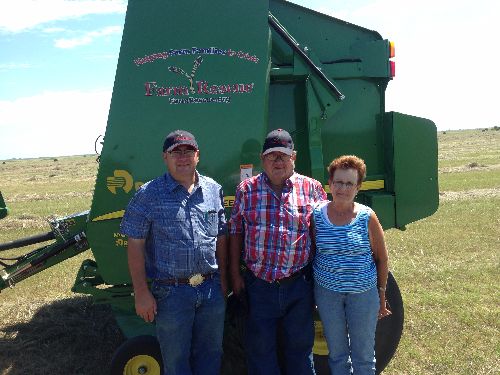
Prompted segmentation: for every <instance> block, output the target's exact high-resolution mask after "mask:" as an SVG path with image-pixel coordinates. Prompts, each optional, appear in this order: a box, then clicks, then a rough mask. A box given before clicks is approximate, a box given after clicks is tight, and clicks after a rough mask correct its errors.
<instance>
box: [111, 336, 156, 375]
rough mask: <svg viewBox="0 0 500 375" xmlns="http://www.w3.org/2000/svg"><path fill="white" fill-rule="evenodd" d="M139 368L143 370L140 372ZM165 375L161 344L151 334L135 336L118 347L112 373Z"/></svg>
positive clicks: (114, 374) (120, 374)
mask: <svg viewBox="0 0 500 375" xmlns="http://www.w3.org/2000/svg"><path fill="white" fill-rule="evenodd" d="M139 368H141V370H142V371H146V372H139ZM136 374H145V375H163V360H162V357H161V351H160V344H159V343H158V340H157V339H156V337H154V336H151V335H142V336H135V337H132V338H130V339H128V340H127V341H125V342H124V343H123V344H122V345H120V346H119V347H118V349H116V351H115V354H114V355H113V358H112V359H111V370H110V375H136Z"/></svg>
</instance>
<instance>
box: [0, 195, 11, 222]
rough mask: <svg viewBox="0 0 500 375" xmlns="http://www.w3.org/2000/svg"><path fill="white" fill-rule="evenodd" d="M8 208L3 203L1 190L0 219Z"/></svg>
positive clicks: (4, 215)
mask: <svg viewBox="0 0 500 375" xmlns="http://www.w3.org/2000/svg"><path fill="white" fill-rule="evenodd" d="M8 213H9V210H8V208H7V206H6V205H5V201H4V200H3V196H2V192H1V191H0V219H3V218H4V217H6V216H7V214H8Z"/></svg>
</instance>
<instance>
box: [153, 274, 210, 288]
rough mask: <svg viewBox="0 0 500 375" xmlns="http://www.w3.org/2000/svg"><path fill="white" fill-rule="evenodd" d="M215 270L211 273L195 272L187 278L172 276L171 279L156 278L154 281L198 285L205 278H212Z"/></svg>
mask: <svg viewBox="0 0 500 375" xmlns="http://www.w3.org/2000/svg"><path fill="white" fill-rule="evenodd" d="M214 275H215V272H212V273H205V274H201V273H196V274H194V275H192V276H191V277H189V278H181V277H174V278H171V279H156V280H155V281H156V282H157V283H158V284H161V285H191V286H193V287H194V286H198V285H200V284H202V283H203V282H204V281H205V280H209V279H212V278H213V277H214Z"/></svg>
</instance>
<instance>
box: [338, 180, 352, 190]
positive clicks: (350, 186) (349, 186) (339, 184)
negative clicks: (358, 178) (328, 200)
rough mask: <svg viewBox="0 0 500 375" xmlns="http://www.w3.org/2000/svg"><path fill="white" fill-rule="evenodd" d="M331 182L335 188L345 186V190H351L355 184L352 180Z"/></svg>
mask: <svg viewBox="0 0 500 375" xmlns="http://www.w3.org/2000/svg"><path fill="white" fill-rule="evenodd" d="M332 184H333V187H334V188H336V189H342V188H345V189H346V190H351V189H353V188H354V187H355V186H356V185H355V184H353V183H352V182H342V181H333V182H332Z"/></svg>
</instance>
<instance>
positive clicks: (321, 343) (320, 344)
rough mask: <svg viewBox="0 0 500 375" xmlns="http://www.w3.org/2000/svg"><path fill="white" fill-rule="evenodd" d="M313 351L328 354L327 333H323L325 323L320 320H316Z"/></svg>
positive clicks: (318, 353)
mask: <svg viewBox="0 0 500 375" xmlns="http://www.w3.org/2000/svg"><path fill="white" fill-rule="evenodd" d="M313 353H314V354H317V355H328V346H327V344H326V339H325V335H324V334H323V325H322V324H321V322H320V321H319V320H316V321H315V322H314V346H313Z"/></svg>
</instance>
